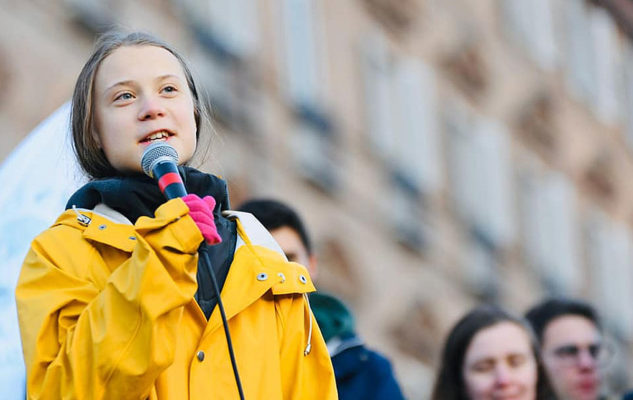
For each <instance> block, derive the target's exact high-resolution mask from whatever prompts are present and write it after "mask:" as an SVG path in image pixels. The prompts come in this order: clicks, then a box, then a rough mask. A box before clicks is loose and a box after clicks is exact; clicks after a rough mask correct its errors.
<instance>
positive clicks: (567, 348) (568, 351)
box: [554, 344, 580, 358]
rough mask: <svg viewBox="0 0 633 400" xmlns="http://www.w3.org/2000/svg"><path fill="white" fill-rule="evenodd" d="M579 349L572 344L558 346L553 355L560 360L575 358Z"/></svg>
mask: <svg viewBox="0 0 633 400" xmlns="http://www.w3.org/2000/svg"><path fill="white" fill-rule="evenodd" d="M579 351H580V349H579V348H578V346H576V345H574V344H568V345H564V346H560V347H558V348H557V349H555V350H554V354H556V355H557V356H558V357H561V358H569V357H576V356H577V355H578V353H579Z"/></svg>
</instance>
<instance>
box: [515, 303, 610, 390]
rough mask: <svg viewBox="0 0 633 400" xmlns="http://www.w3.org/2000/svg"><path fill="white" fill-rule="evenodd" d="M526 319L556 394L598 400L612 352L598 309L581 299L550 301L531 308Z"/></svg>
mask: <svg viewBox="0 0 633 400" xmlns="http://www.w3.org/2000/svg"><path fill="white" fill-rule="evenodd" d="M525 317H526V318H527V320H528V321H529V322H530V324H531V325H532V327H533V329H534V332H535V333H536V336H537V339H538V340H539V343H540V352H541V356H542V358H543V364H544V366H545V370H546V371H547V374H548V377H549V379H550V382H551V383H552V386H553V388H554V390H555V391H556V394H557V395H558V396H559V397H560V398H561V399H569V400H596V399H599V398H600V390H601V386H602V381H603V367H605V366H606V365H607V364H608V362H609V360H610V358H611V357H610V355H611V352H610V351H609V348H608V347H607V346H605V343H604V340H603V335H602V324H601V322H600V317H599V316H598V313H597V312H596V311H595V309H594V308H593V307H592V306H591V305H589V304H587V303H585V302H583V301H580V300H574V299H564V298H551V299H547V300H544V301H543V302H541V303H539V304H537V305H535V306H534V307H532V308H531V309H530V310H528V312H527V313H526V314H525Z"/></svg>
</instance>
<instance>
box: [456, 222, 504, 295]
mask: <svg viewBox="0 0 633 400" xmlns="http://www.w3.org/2000/svg"><path fill="white" fill-rule="evenodd" d="M480 239H482V238H481V237H478V236H476V235H475V236H474V237H473V238H472V239H471V240H469V242H468V244H467V246H466V247H465V254H464V258H463V260H464V265H463V268H464V274H463V275H464V277H465V279H466V283H467V284H468V285H469V287H470V289H471V290H472V291H473V292H474V293H475V294H476V295H477V296H479V297H480V299H481V300H482V301H484V302H495V301H496V300H497V297H498V295H499V274H498V266H497V259H496V256H495V252H494V250H493V249H492V248H490V247H489V245H488V243H486V241H485V240H483V241H482V240H480Z"/></svg>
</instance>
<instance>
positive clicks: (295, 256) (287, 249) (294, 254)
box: [270, 226, 316, 279]
mask: <svg viewBox="0 0 633 400" xmlns="http://www.w3.org/2000/svg"><path fill="white" fill-rule="evenodd" d="M270 234H271V235H272V236H273V238H274V239H275V241H276V242H277V243H278V244H279V247H281V250H283V252H284V253H285V254H286V257H287V258H288V260H289V261H293V262H296V263H299V264H301V265H303V266H305V267H306V268H307V269H308V271H309V272H310V276H311V277H312V279H315V278H316V258H315V257H314V255H310V254H308V250H307V249H306V247H305V246H304V245H303V242H302V241H301V237H300V236H299V234H298V233H297V232H296V231H295V230H294V229H292V228H290V227H288V226H282V227H281V228H277V229H273V230H272V231H270Z"/></svg>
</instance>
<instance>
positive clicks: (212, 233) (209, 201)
mask: <svg viewBox="0 0 633 400" xmlns="http://www.w3.org/2000/svg"><path fill="white" fill-rule="evenodd" d="M182 200H183V201H184V202H185V204H186V205H187V207H189V215H190V216H191V218H192V219H193V222H195V223H196V225H197V226H198V229H200V233H202V236H203V237H204V239H205V240H206V241H207V243H208V244H217V243H220V242H221V241H222V238H221V237H220V235H219V234H218V230H217V228H216V227H215V222H214V221H213V209H214V208H215V199H214V198H213V197H211V196H205V197H204V198H202V199H201V198H200V197H198V195H196V194H188V195H186V196H185V197H183V198H182Z"/></svg>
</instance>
